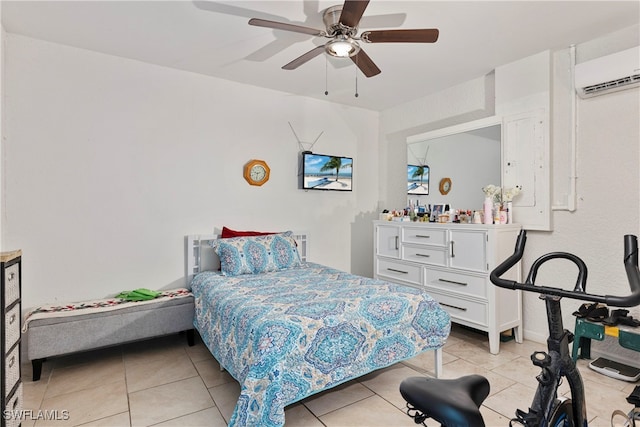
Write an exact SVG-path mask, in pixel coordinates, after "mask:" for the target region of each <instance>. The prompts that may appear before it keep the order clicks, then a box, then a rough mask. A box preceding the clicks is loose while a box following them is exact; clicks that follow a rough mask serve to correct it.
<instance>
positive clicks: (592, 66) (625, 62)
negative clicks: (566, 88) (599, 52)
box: [575, 46, 640, 98]
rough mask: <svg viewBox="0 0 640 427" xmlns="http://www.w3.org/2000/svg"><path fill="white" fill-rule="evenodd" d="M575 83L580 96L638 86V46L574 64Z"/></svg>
mask: <svg viewBox="0 0 640 427" xmlns="http://www.w3.org/2000/svg"><path fill="white" fill-rule="evenodd" d="M575 84H576V92H577V93H578V95H579V96H580V97H581V98H590V97H592V96H597V95H603V94H605V93H610V92H615V91H619V90H623V89H629V88H632V87H637V86H640V46H638V47H634V48H631V49H627V50H623V51H620V52H617V53H614V54H611V55H607V56H602V57H600V58H596V59H593V60H591V61H586V62H582V63H580V64H576V68H575Z"/></svg>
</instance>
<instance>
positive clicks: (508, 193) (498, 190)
mask: <svg viewBox="0 0 640 427" xmlns="http://www.w3.org/2000/svg"><path fill="white" fill-rule="evenodd" d="M520 190H522V188H521V187H520V186H517V185H516V186H515V187H513V188H505V189H502V187H498V186H497V185H493V184H490V185H487V186H486V187H482V191H484V195H485V196H486V197H491V198H492V199H493V202H494V203H502V202H511V201H513V198H514V197H516V196H517V195H518V194H520Z"/></svg>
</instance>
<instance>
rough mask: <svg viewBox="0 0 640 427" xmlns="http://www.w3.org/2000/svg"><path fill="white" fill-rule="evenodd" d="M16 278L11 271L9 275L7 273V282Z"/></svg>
mask: <svg viewBox="0 0 640 427" xmlns="http://www.w3.org/2000/svg"><path fill="white" fill-rule="evenodd" d="M15 277H16V273H14V272H13V271H12V272H11V273H9V275H8V276H7V281H10V280H13V279H14V278H15Z"/></svg>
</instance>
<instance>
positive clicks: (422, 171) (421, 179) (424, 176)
mask: <svg viewBox="0 0 640 427" xmlns="http://www.w3.org/2000/svg"><path fill="white" fill-rule="evenodd" d="M407 194H414V195H420V196H426V195H427V194H429V166H427V165H407Z"/></svg>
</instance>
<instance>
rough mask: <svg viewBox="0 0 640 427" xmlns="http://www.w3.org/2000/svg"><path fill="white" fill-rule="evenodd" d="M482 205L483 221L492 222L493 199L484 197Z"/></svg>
mask: <svg viewBox="0 0 640 427" xmlns="http://www.w3.org/2000/svg"><path fill="white" fill-rule="evenodd" d="M482 207H483V208H484V223H485V224H493V201H492V200H491V197H485V199H484V204H483V205H482Z"/></svg>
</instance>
